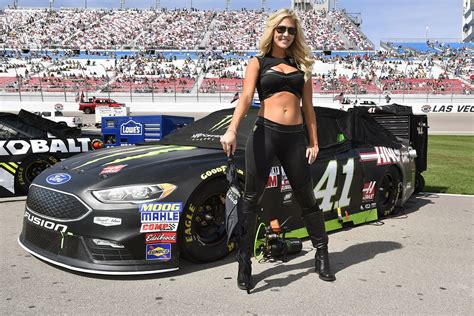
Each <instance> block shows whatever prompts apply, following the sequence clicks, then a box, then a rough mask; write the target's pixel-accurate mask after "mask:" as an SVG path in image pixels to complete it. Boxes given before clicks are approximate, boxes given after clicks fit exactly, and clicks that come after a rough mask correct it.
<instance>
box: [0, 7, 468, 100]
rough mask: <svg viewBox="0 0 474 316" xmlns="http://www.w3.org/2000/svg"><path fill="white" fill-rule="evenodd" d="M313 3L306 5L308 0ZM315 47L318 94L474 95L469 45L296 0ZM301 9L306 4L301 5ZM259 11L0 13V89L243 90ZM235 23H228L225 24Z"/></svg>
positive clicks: (61, 92) (68, 94)
mask: <svg viewBox="0 0 474 316" xmlns="http://www.w3.org/2000/svg"><path fill="white" fill-rule="evenodd" d="M310 4H311V5H310ZM294 5H295V7H298V5H299V7H298V9H300V10H298V15H299V17H300V19H301V21H302V24H303V27H304V29H305V36H306V37H307V41H308V43H309V45H310V47H311V49H312V50H313V52H314V60H315V64H314V67H313V90H314V93H315V94H319V95H328V94H332V95H334V94H339V93H346V94H355V95H380V94H382V93H383V94H387V93H390V94H394V95H397V94H399V95H405V94H415V95H416V94H422V95H427V94H438V95H443V94H444V95H454V94H456V95H461V94H472V92H473V91H472V82H473V80H474V78H473V77H472V73H473V70H472V56H473V46H472V43H460V42H455V41H450V40H447V41H446V40H438V41H436V40H430V41H427V42H426V41H422V40H418V41H413V42H412V41H407V40H396V39H394V40H384V41H382V42H381V45H380V46H381V50H380V51H374V45H373V44H372V42H370V40H369V39H368V38H367V37H366V36H365V35H364V34H363V33H362V32H361V30H360V28H359V26H358V24H357V23H355V22H354V20H353V19H352V18H351V17H349V15H348V14H347V13H346V12H344V11H337V10H332V9H331V7H330V6H329V2H328V1H326V0H318V1H315V0H303V1H297V0H295V2H294ZM303 9H304V10H303ZM269 14H270V12H268V11H264V10H245V9H243V10H239V11H227V10H226V11H217V10H212V11H209V10H195V9H193V10H137V9H134V10H84V9H69V10H46V9H43V10H10V9H7V10H4V11H0V47H2V50H1V51H0V54H1V57H2V63H1V64H0V91H2V93H4V94H6V95H12V96H15V95H17V96H19V97H20V99H21V97H22V96H24V95H25V94H30V95H39V94H40V95H41V98H42V99H43V97H44V94H49V95H56V96H64V99H71V98H74V96H77V95H79V94H80V93H86V94H87V93H89V94H94V95H108V96H110V95H111V94H112V95H119V96H120V95H130V98H132V94H136V95H149V94H151V95H154V94H155V93H157V94H163V95H167V94H175V95H176V94H183V95H198V94H206V95H212V94H217V93H219V94H222V93H224V94H225V93H228V94H230V93H232V94H233V93H235V92H239V91H241V89H242V79H243V76H244V71H245V67H246V65H247V62H248V59H249V58H250V57H251V56H253V55H255V54H256V53H257V51H256V47H257V45H258V40H259V38H260V36H261V34H262V31H263V28H264V22H265V20H266V19H267V17H268V15H269ZM229 25H232V27H228V26H229Z"/></svg>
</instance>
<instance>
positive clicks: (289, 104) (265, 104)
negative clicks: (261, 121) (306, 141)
mask: <svg viewBox="0 0 474 316" xmlns="http://www.w3.org/2000/svg"><path fill="white" fill-rule="evenodd" d="M258 115H259V116H262V117H264V118H266V119H269V120H270V121H273V122H276V123H279V124H283V125H298V124H303V115H302V114H301V108H300V99H299V98H298V97H297V96H296V95H294V94H293V93H291V92H287V91H282V92H278V93H276V94H274V95H272V96H271V97H269V98H267V99H265V100H264V101H262V103H261V104H260V110H259V111H258Z"/></svg>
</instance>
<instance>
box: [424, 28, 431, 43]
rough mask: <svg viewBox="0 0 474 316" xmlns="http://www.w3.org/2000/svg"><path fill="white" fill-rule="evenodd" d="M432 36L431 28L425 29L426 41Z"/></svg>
mask: <svg viewBox="0 0 474 316" xmlns="http://www.w3.org/2000/svg"><path fill="white" fill-rule="evenodd" d="M429 36H430V27H429V26H428V25H427V26H426V28H425V39H426V40H428V38H429Z"/></svg>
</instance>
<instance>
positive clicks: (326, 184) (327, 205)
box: [314, 158, 354, 212]
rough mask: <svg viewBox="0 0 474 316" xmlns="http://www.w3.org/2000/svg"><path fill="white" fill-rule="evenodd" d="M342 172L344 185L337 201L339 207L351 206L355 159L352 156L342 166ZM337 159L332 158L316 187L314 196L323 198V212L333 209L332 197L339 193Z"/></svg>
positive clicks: (321, 205)
mask: <svg viewBox="0 0 474 316" xmlns="http://www.w3.org/2000/svg"><path fill="white" fill-rule="evenodd" d="M342 173H343V174H345V175H346V176H345V177H344V186H343V187H342V192H341V197H340V198H339V201H336V205H337V206H338V207H345V206H349V203H350V202H351V198H350V197H349V189H350V187H351V183H352V178H353V176H354V159H353V158H350V159H348V160H347V163H346V164H345V165H344V166H343V167H342ZM336 178H337V160H331V161H329V163H328V166H327V167H326V171H324V174H323V175H322V177H321V179H320V180H319V182H318V184H317V185H316V187H315V188H314V196H315V197H316V199H323V201H322V202H321V204H320V205H319V206H320V207H321V209H322V210H323V212H326V211H330V210H331V209H332V203H331V199H332V197H333V196H335V195H336V193H337V185H336Z"/></svg>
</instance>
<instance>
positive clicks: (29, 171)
mask: <svg viewBox="0 0 474 316" xmlns="http://www.w3.org/2000/svg"><path fill="white" fill-rule="evenodd" d="M49 167H50V164H49V163H47V162H46V161H44V160H37V161H34V162H32V163H31V164H30V165H29V166H28V168H26V170H25V178H26V180H27V181H28V182H29V183H31V182H33V180H34V178H36V177H37V176H38V175H39V174H40V173H41V172H43V171H44V170H46V169H47V168H49Z"/></svg>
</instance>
